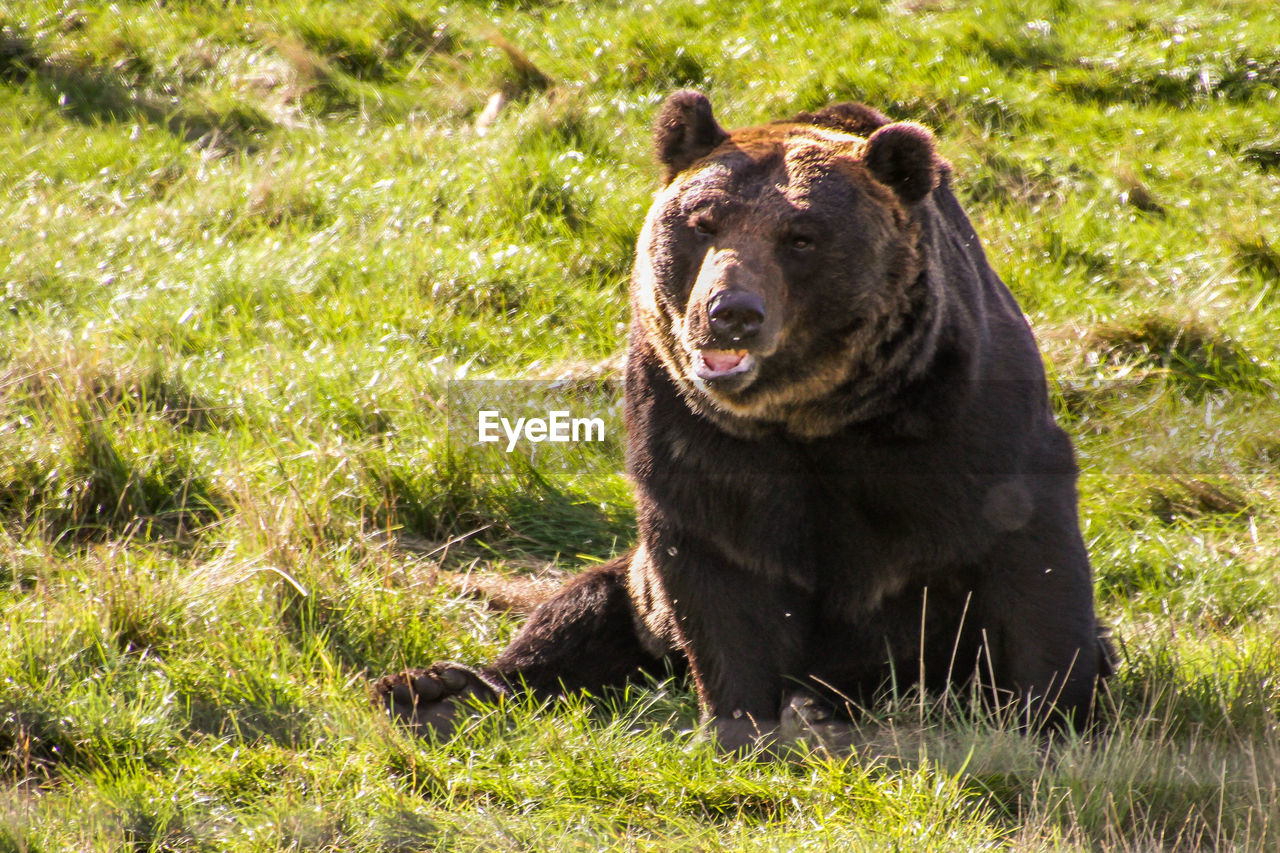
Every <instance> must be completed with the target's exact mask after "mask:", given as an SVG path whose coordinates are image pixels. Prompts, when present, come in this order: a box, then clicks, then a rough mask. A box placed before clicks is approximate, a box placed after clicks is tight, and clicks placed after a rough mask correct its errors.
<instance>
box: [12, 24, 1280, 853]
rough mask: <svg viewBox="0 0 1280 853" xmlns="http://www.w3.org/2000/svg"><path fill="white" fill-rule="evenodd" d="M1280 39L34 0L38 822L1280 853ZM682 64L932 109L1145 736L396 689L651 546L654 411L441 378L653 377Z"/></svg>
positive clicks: (694, 71)
mask: <svg viewBox="0 0 1280 853" xmlns="http://www.w3.org/2000/svg"><path fill="white" fill-rule="evenodd" d="M1277 44H1280V20H1277V19H1276V16H1275V14H1274V8H1273V4H1271V3H1270V2H1266V0H1257V2H1245V0H1240V1H1239V2H1210V0H1159V2H1152V3H1123V2H1104V3H1101V4H1093V3H1083V2H1075V0H1054V2H1048V0H1045V2H1031V1H1030V0H1028V2H1015V0H995V2H993V3H989V4H982V6H981V11H979V10H978V9H977V7H975V6H973V5H972V4H961V3H948V2H929V0H923V2H890V3H877V2H858V3H854V4H852V5H850V4H845V5H844V6H831V5H830V4H823V3H816V2H809V0H800V2H789V3H773V2H765V0H753V2H751V3H749V4H748V5H747V6H744V7H741V8H740V9H738V10H736V11H734V12H732V13H729V12H717V11H715V10H713V8H712V6H710V5H707V4H702V3H697V2H691V1H690V0H659V2H656V3H653V4H649V5H647V6H644V7H643V8H637V7H634V6H633V5H632V4H618V3H605V2H597V3H589V2H564V3H497V2H495V3H491V4H479V3H456V4H451V5H445V6H439V5H433V4H422V3H403V4H401V3H396V2H390V3H376V4H345V3H337V2H322V0H304V2H299V3H283V2H278V0H264V2H260V3H255V4H252V5H250V4H243V3H236V2H231V3H221V2H219V3H213V2H203V0H201V1H200V2H197V1H196V0H192V2H184V3H153V2H119V3H116V4H114V5H110V6H109V5H108V4H106V3H96V2H83V3H63V2H44V0H39V1H37V0H14V2H10V3H7V4H5V7H4V10H3V11H0V221H3V222H4V224H5V233H4V235H3V238H0V607H2V608H3V611H4V622H3V624H4V630H3V633H2V634H0V778H3V793H2V794H0V850H12V851H51V850H76V851H81V850H101V851H115V850H121V849H133V850H155V851H160V850H245V851H249V850H253V851H257V850H344V851H354V850H360V851H363V850H368V851H375V850H377V851H402V850H403V851H407V850H418V849H424V850H425V849H449V850H455V849H458V850H465V849H477V850H479V849H495V848H497V849H589V850H594V849H601V848H610V847H613V848H621V849H652V850H664V851H665V850H671V849H688V850H694V849H699V850H701V849H767V850H777V849H793V848H794V849H819V850H826V849H867V850H884V849H900V850H972V849H1014V850H1056V849H1072V850H1075V849H1079V850H1106V851H1113V850H1114V851H1119V850H1151V849H1171V850H1173V849H1178V850H1183V849H1186V850H1190V849H1210V848H1213V849H1234V850H1241V851H1253V850H1262V849H1274V848H1276V847H1280V778H1278V777H1280V772H1278V771H1277V768H1280V676H1278V675H1277V673H1278V672H1280V582H1278V581H1277V577H1280V512H1278V511H1277V509H1278V507H1280V399H1278V397H1280V393H1278V391H1277V389H1278V388H1280V366H1278V365H1280V338H1277V336H1276V334H1275V329H1276V328H1280V225H1277V222H1280V218H1278V217H1277V214H1278V213H1280V180H1278V179H1277V172H1276V167H1277V162H1278V161H1277V135H1276V134H1277V130H1276V129H1277V127H1280V49H1277V47H1276V45H1277ZM686 85H692V86H697V87H699V88H702V89H703V90H705V91H707V92H708V93H709V94H710V95H711V96H712V99H713V101H714V103H715V104H716V108H717V112H718V115H719V116H720V118H721V119H722V121H724V122H725V123H726V124H729V125H743V124H750V123H753V122H757V121H764V120H769V119H772V118H777V117H780V116H783V115H786V114H788V113H790V112H794V111H798V110H802V109H813V108H815V107H818V106H820V105H822V104H825V103H827V102H828V101H831V100H840V99H860V100H865V101H867V102H868V103H871V104H872V105H874V106H878V107H880V108H882V109H884V110H885V111H887V112H888V113H890V114H891V115H892V116H894V117H897V118H903V119H914V120H918V121H922V122H926V123H928V124H930V125H931V126H933V127H934V128H935V129H936V130H937V132H938V134H939V137H940V145H941V148H942V150H943V152H944V154H945V155H946V156H947V157H948V158H949V159H950V160H951V161H952V163H953V164H954V166H955V169H956V172H957V176H958V183H959V185H960V192H961V195H962V197H963V199H964V201H965V202H966V206H967V207H968V209H969V211H970V213H971V214H972V216H973V218H974V220H975V223H976V225H977V227H978V230H979V232H980V233H981V234H982V235H983V238H984V240H985V243H986V246H987V250H988V253H989V256H990V258H991V261H992V263H993V265H994V266H995V267H996V269H997V270H998V271H999V272H1000V273H1001V275H1002V276H1003V277H1004V278H1005V280H1006V281H1007V282H1008V283H1009V285H1010V287H1011V288H1012V289H1013V290H1014V292H1015V294H1016V295H1017V296H1018V298H1019V300H1020V302H1021V303H1022V305H1023V307H1024V309H1025V310H1026V311H1027V313H1028V315H1029V317H1030V318H1031V320H1032V323H1033V325H1034V326H1035V328H1036V331H1037V335H1038V336H1039V338H1040V340H1041V344H1042V347H1043V349H1044V352H1045V357H1046V363H1047V366H1048V368H1049V371H1050V374H1051V376H1052V377H1053V380H1054V383H1055V388H1056V399H1055V401H1056V403H1057V405H1058V410H1059V414H1060V417H1061V420H1062V422H1063V424H1064V425H1065V426H1066V427H1067V428H1068V429H1069V430H1070V431H1071V433H1072V435H1073V436H1074V437H1075V439H1076V442H1077V447H1078V455H1079V458H1080V461H1081V464H1082V468H1083V476H1082V479H1081V500H1082V511H1083V523H1084V527H1085V534H1086V538H1087V541H1088V543H1089V546H1090V550H1091V554H1092V557H1093V561H1094V565H1095V568H1096V574H1097V586H1098V595H1099V601H1100V607H1101V610H1102V613H1103V616H1104V618H1105V619H1106V620H1107V621H1108V622H1109V623H1110V624H1112V625H1113V626H1114V627H1115V630H1116V633H1117V636H1118V638H1119V641H1120V646H1121V650H1122V662H1121V666H1120V671H1119V673H1118V676H1117V678H1116V679H1115V682H1114V689H1113V693H1112V696H1111V698H1110V704H1111V709H1110V711H1109V715H1110V717H1111V719H1112V725H1111V727H1110V729H1109V731H1108V732H1107V733H1106V734H1105V735H1101V736H1099V737H1096V738H1094V739H1093V740H1092V741H1090V742H1072V743H1065V744H1059V745H1057V746H1056V747H1054V748H1053V749H1051V750H1048V751H1044V750H1041V749H1040V748H1039V747H1038V745H1037V744H1036V743H1034V742H1032V741H1028V740H1027V739H1025V738H1023V737H1021V736H1019V735H1017V734H1016V733H1014V732H1012V731H1010V727H1009V726H1008V725H1006V724H1004V723H1002V722H1001V721H1000V720H992V719H974V718H973V716H972V714H971V713H969V712H967V711H965V710H963V707H956V706H954V705H953V704H951V703H949V702H943V703H941V704H939V703H938V701H937V697H917V696H901V697H897V698H896V699H895V700H893V701H891V702H889V703H887V704H886V705H885V706H884V707H879V708H877V709H875V710H874V711H873V712H872V713H870V714H869V715H868V716H867V717H866V719H865V720H864V721H863V725H862V726H861V728H860V730H859V731H858V732H857V733H856V736H855V737H854V738H853V742H852V743H850V744H845V745H844V746H843V748H840V749H832V750H831V751H830V752H827V751H824V750H823V749H820V748H815V749H813V750H812V751H808V752H803V751H802V752H800V753H797V754H796V755H794V756H792V757H790V758H789V759H788V760H785V761H774V762H759V761H751V760H737V759H730V758H724V757H719V756H717V755H715V753H714V751H713V750H712V749H711V748H710V747H709V746H708V745H707V744H706V743H705V742H704V741H703V740H701V739H700V738H698V737H697V734H696V732H694V731H692V729H693V728H694V720H695V718H696V708H695V706H694V702H693V699H692V697H691V695H690V693H689V692H688V690H687V687H686V686H685V685H682V684H663V685H653V686H652V687H651V688H648V689H640V688H637V689H635V690H632V691H629V692H628V693H626V694H625V695H617V696H611V697H602V698H600V699H599V700H597V701H588V700H585V699H575V700H573V701H568V702H564V703H561V704H558V705H555V706H550V707H538V706H536V705H533V704H531V703H513V704H511V705H509V706H507V707H503V708H500V709H490V710H488V711H487V712H485V713H483V714H481V715H479V716H477V717H476V718H475V720H474V721H473V722H472V723H471V724H470V727H469V728H468V730H467V731H466V732H465V735H464V737H462V738H460V739H459V740H457V741H455V742H452V743H448V744H437V743H427V742H422V741H418V740H415V739H413V738H412V737H409V736H407V735H405V734H404V733H402V732H400V731H397V730H394V729H393V728H391V727H390V726H389V725H388V724H387V723H386V721H385V720H383V719H382V718H381V717H380V716H379V715H378V714H376V713H375V712H374V711H373V710H371V708H370V707H369V705H368V698H367V694H366V687H365V685H366V683H367V680H368V678H370V677H371V676H375V675H378V674H381V673H383V672H386V671H389V670H392V669H394V668H396V667H399V666H402V665H404V664H421V663H425V662H428V661H432V660H436V659H459V660H464V661H478V660H483V659H485V658H486V657H488V656H490V655H492V654H494V652H495V651H496V650H497V649H499V648H500V647H501V646H502V645H503V643H504V642H505V640H506V639H507V638H508V637H509V636H510V635H511V632H512V631H513V630H514V628H515V627H516V626H517V625H518V619H517V618H516V617H510V616H503V615H498V614H494V613H492V612H490V611H488V610H486V609H485V608H484V607H483V606H482V605H481V604H480V603H478V602H475V601H472V600H470V599H466V598H460V597H457V596H456V595H454V594H452V593H450V592H448V591H446V589H445V587H443V586H441V585H439V584H438V583H437V582H436V581H437V572H438V571H439V570H441V569H449V570H469V569H473V568H474V569H477V570H486V571H487V570H498V571H508V572H515V573H525V572H534V573H555V572H572V571H574V570H576V569H577V568H578V567H580V566H582V565H584V564H586V563H589V562H591V561H595V560H599V559H603V558H606V557H608V556H610V555H611V554H613V553H616V552H617V551H619V550H622V549H623V548H625V547H626V546H627V543H628V542H629V539H630V536H631V530H632V524H633V522H632V516H631V504H630V499H629V497H628V494H627V488H626V483H625V481H624V480H623V478H622V476H621V474H620V471H619V469H620V467H621V460H620V452H619V444H618V442H617V441H616V436H614V439H615V440H613V441H611V442H610V443H608V444H607V445H606V446H605V447H604V448H603V449H599V448H585V447H584V448H578V449H573V448H571V449H569V450H556V451H555V452H552V451H551V450H550V449H549V448H546V447H544V448H542V449H540V450H539V451H538V452H537V453H535V454H534V455H533V456H532V457H529V456H528V455H527V454H526V455H524V456H521V455H520V454H518V453H517V454H513V455H511V456H508V455H506V454H504V453H502V452H501V451H494V452H490V451H488V450H479V449H473V448H468V447H466V446H463V444H460V443H459V441H458V440H457V438H458V437H457V434H456V428H455V431H454V432H453V433H452V434H451V431H450V429H449V418H448V412H449V399H450V393H451V382H452V381H453V380H456V379H459V378H463V377H471V378H474V377H494V378H501V379H522V378H526V377H530V376H541V377H553V376H577V377H586V378H592V379H593V378H595V377H603V378H606V379H607V378H610V377H613V376H615V375H616V365H617V363H618V362H617V356H618V355H619V353H620V352H621V351H622V349H623V346H624V338H625V323H626V312H627V306H626V295H625V293H626V277H627V271H628V269H629V267H630V264H631V256H632V251H633V250H632V245H633V243H634V240H635V236H636V233H637V231H638V228H639V225H640V222H641V220H642V217H643V214H644V211H645V209H646V207H647V203H648V197H649V193H650V192H651V191H652V190H653V188H654V181H655V170H654V169H653V168H652V166H651V163H650V154H649V146H650V141H649V136H648V124H649V122H650V121H651V118H652V115H653V111H654V108H655V107H656V105H657V104H658V103H659V102H660V101H661V99H662V98H663V97H664V95H665V94H666V93H667V92H669V91H670V90H671V89H673V88H676V87H680V86H686ZM495 94H497V95H501V97H502V99H503V103H504V104H505V106H504V107H503V108H502V109H501V111H500V112H498V113H497V115H496V117H492V116H486V117H485V120H484V122H483V123H482V124H483V125H484V126H483V127H481V126H478V119H479V118H480V117H481V115H482V113H484V111H485V107H486V104H488V103H489V102H490V100H491V98H492V97H493V96H494V95H495ZM458 387H459V386H456V385H455V386H454V388H453V390H454V391H456V390H457V388H458ZM599 390H600V389H598V388H597V389H595V390H591V389H588V390H586V391H582V392H581V393H583V394H586V395H587V396H592V399H596V397H597V396H598V393H597V392H598V391H599ZM566 393H567V392H566ZM574 393H578V392H576V391H575V392H574ZM605 396H606V397H607V394H606V395H605Z"/></svg>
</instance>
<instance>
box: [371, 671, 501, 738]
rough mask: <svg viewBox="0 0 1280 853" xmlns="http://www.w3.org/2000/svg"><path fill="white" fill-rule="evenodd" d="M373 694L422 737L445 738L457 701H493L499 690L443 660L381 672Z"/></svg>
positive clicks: (389, 713) (469, 672) (388, 711)
mask: <svg viewBox="0 0 1280 853" xmlns="http://www.w3.org/2000/svg"><path fill="white" fill-rule="evenodd" d="M373 693H374V701H375V702H377V703H379V704H381V705H382V707H383V708H384V709H385V710H386V712H387V714H388V715H389V716H390V717H391V719H393V720H395V721H396V722H398V723H402V724H404V725H406V726H408V727H409V728H411V729H413V730H414V732H415V733H417V734H419V735H422V736H424V737H427V736H430V735H431V734H434V735H435V736H436V737H437V738H438V739H440V740H448V739H449V738H450V737H451V736H452V735H453V730H454V726H455V725H456V718H457V713H458V705H459V703H460V702H463V701H465V700H467V699H470V698H473V697H474V698H477V699H480V700H482V701H493V700H495V699H497V698H498V695H499V690H498V688H497V687H496V686H495V685H493V684H491V683H490V682H489V681H487V680H486V679H485V678H484V677H483V676H482V675H481V674H480V673H478V672H476V671H475V670H473V669H471V668H470V667H466V666H463V665H462V664H460V663H448V662H444V663H435V664H432V665H431V666H429V667H427V668H425V669H406V670H404V671H403V672H398V673H396V674H395V675H384V676H383V677H382V678H379V679H378V680H377V681H375V682H374V683H373Z"/></svg>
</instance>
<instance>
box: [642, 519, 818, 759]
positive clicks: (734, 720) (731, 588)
mask: <svg viewBox="0 0 1280 853" xmlns="http://www.w3.org/2000/svg"><path fill="white" fill-rule="evenodd" d="M655 527H657V525H653V526H651V528H650V530H649V531H648V534H649V535H648V537H647V540H646V549H647V552H648V553H649V554H650V555H657V556H656V557H652V556H651V557H650V560H651V566H650V569H651V571H653V572H654V574H655V576H656V577H657V578H658V579H659V581H660V584H661V586H662V588H663V590H664V593H665V596H666V599H667V602H668V604H669V607H670V609H671V611H672V613H673V615H674V619H675V626H676V630H677V632H678V634H679V638H680V642H681V646H682V648H683V650H684V652H685V655H686V657H687V658H688V661H689V666H690V670H691V671H692V674H693V677H694V682H695V685H696V687H697V691H698V702H699V706H700V708H701V711H702V715H703V718H704V720H705V721H707V722H708V723H709V724H710V727H711V730H712V732H713V734H714V736H715V738H716V741H717V743H718V745H719V746H720V747H721V748H723V749H726V750H730V751H736V750H741V749H743V748H746V747H749V746H751V745H753V744H757V743H759V744H764V745H767V744H769V743H770V742H772V740H773V738H774V736H775V735H776V731H777V728H778V724H779V720H780V718H781V716H782V706H783V698H784V694H785V693H786V691H787V689H788V687H789V686H791V687H793V686H794V681H795V679H796V678H797V677H799V676H800V675H802V673H801V672H800V667H801V663H802V659H803V653H804V647H805V642H806V640H807V635H808V630H809V626H811V625H812V624H813V615H812V613H811V612H810V608H811V607H812V596H811V594H810V593H808V592H806V591H805V590H803V589H802V588H801V587H799V586H798V585H796V584H794V583H792V582H790V581H788V580H784V579H780V578H770V577H766V576H764V575H762V574H761V573H759V572H755V571H752V570H750V569H744V568H741V567H738V566H736V565H734V564H733V563H732V562H731V561H730V560H729V559H727V558H726V557H724V556H723V555H721V554H718V553H716V551H715V550H714V549H713V548H712V547H710V546H708V545H704V544H703V543H701V542H698V541H696V540H693V539H690V538H688V537H686V536H682V535H681V534H680V533H679V532H678V531H674V530H671V529H670V528H667V529H664V530H657V529H654V528H655Z"/></svg>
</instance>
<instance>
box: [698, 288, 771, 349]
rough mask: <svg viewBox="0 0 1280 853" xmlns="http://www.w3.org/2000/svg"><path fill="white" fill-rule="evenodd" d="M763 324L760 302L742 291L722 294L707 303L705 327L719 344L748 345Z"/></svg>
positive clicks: (758, 297)
mask: <svg viewBox="0 0 1280 853" xmlns="http://www.w3.org/2000/svg"><path fill="white" fill-rule="evenodd" d="M763 324H764V300H763V299H762V298H761V297H760V296H758V295H757V294H755V293H750V292H748V291H745V290H722V291H720V292H719V293H717V294H715V295H714V296H712V297H711V299H710V301H709V302H708V303H707V325H708V326H710V328H711V334H712V335H714V336H715V337H716V339H717V341H719V342H723V343H734V344H741V343H749V342H750V341H751V340H752V339H753V338H755V337H756V336H757V335H758V334H760V327H761V326H762V325H763Z"/></svg>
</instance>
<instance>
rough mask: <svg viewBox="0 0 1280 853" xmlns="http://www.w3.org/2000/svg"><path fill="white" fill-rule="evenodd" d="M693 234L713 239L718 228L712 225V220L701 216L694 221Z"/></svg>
mask: <svg viewBox="0 0 1280 853" xmlns="http://www.w3.org/2000/svg"><path fill="white" fill-rule="evenodd" d="M693 233H695V234H697V235H698V236H699V237H711V236H713V235H715V233H716V227H715V225H713V224H712V223H711V220H709V219H707V218H706V217H702V216H700V217H698V218H697V219H695V220H693Z"/></svg>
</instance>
